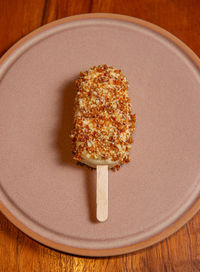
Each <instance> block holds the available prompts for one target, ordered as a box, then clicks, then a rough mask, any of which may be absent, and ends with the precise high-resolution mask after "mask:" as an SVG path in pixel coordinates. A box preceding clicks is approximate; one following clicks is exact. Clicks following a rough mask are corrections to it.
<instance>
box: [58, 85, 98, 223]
mask: <svg viewBox="0 0 200 272" xmlns="http://www.w3.org/2000/svg"><path fill="white" fill-rule="evenodd" d="M59 92H60V95H61V99H60V101H61V102H60V105H59V123H58V127H57V130H56V148H57V150H58V160H59V163H60V164H62V165H66V166H67V165H68V166H70V167H76V168H80V167H82V171H84V176H85V182H84V187H85V190H86V196H87V204H88V207H89V213H90V215H89V217H90V220H91V221H92V222H97V220H96V200H95V199H96V195H95V190H96V171H93V170H91V169H88V168H87V167H85V166H80V165H77V163H76V162H75V161H74V160H73V158H72V141H71V138H70V137H69V135H70V133H71V130H72V128H73V108H74V100H75V95H76V89H75V80H73V81H70V82H67V83H65V84H64V85H63V86H62V88H61V89H60V90H59Z"/></svg>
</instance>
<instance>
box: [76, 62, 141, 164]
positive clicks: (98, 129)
mask: <svg viewBox="0 0 200 272" xmlns="http://www.w3.org/2000/svg"><path fill="white" fill-rule="evenodd" d="M76 90H77V93H76V97H75V108H74V127H73V130H72V132H71V138H72V141H73V158H74V159H75V160H77V161H80V162H82V163H84V164H87V165H88V166H90V167H93V168H96V167H97V165H108V167H109V168H117V169H119V167H120V165H122V164H124V163H128V162H129V161H130V156H129V152H130V148H131V143H132V142H133V133H134V129H135V121H136V118H135V115H134V114H133V113H132V107H131V104H130V99H129V95H128V80H127V78H126V77H125V76H124V75H123V73H122V72H121V70H119V69H115V68H113V67H112V66H107V65H99V66H94V67H92V68H90V69H89V70H87V71H85V72H81V73H80V77H79V79H77V80H76Z"/></svg>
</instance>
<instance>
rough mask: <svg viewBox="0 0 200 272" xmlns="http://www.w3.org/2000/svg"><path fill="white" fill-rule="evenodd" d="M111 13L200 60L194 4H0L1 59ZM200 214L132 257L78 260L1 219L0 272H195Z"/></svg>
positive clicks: (199, 16)
mask: <svg viewBox="0 0 200 272" xmlns="http://www.w3.org/2000/svg"><path fill="white" fill-rule="evenodd" d="M88 12H112V13H120V14H125V15H130V16H135V17H138V18H141V19H144V20H147V21H150V22H152V23H154V24H157V25H159V26H161V27H163V28H165V29H166V30H168V31H170V32H171V33H172V34H174V35H175V36H177V37H178V38H179V39H181V40H182V41H183V42H185V43H186V44H187V45H188V46H189V47H190V48H191V49H192V50H194V52H195V53H196V54H197V55H198V56H199V57H200V1H199V0H123V1H122V0H121V1H120V0H93V1H92V0H68V1H66V0H57V1H56V0H55V1H54V0H9V1H8V0H0V56H2V55H3V54H4V53H5V52H6V50H7V49H8V48H9V47H10V46H11V45H13V44H14V43H15V42H16V41H18V40H19V39H20V38H21V37H23V36H25V35H26V34H28V33H29V32H31V31H32V30H34V29H36V28H38V27H39V26H41V25H43V24H46V23H48V22H51V21H53V20H56V19H59V18H63V17H66V16H70V15H75V14H81V13H88ZM199 240H200V213H198V214H197V215H196V216H195V217H194V218H193V219H192V220H191V221H190V222H189V223H188V224H187V225H185V226H184V227H183V228H182V229H180V230H179V231H178V232H177V233H175V234H174V235H172V236H171V237H169V238H168V239H166V240H164V241H162V242H160V243H158V244H156V245H154V246H152V247H150V248H147V249H144V250H141V251H139V252H136V253H132V254H128V255H123V256H119V257H110V258H83V257H76V256H72V255H68V254H63V253H60V252H58V251H55V250H52V249H49V248H47V247H45V246H43V245H40V244H39V243H37V242H35V241H33V240H32V239H30V238H29V237H27V236H26V235H24V234H23V233H22V232H21V231H19V230H18V229H17V228H16V227H15V226H13V225H12V224H11V223H10V222H9V221H8V220H7V219H6V218H5V217H4V216H3V215H2V214H0V272H10V271H11V272H13V271H16V272H17V271H20V272H29V271H30V272H32V271H34V272H37V271H45V272H50V271H52V272H53V271H55V272H61V271H62V272H64V271H66V272H81V271H85V272H90V271H91V272H92V271H102V272H104V271H106V272H109V271H112V272H115V271H116V272H118V271H133V272H139V271H142V272H143V271H144V272H163V271H167V272H168V271H174V272H179V271H180V272H193V271H195V272H199V271H200V242H199Z"/></svg>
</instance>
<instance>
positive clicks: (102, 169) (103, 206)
mask: <svg viewBox="0 0 200 272" xmlns="http://www.w3.org/2000/svg"><path fill="white" fill-rule="evenodd" d="M96 204H97V206H96V217H97V220H98V221H100V222H104V221H105V220H106V219H107V218H108V165H97V186H96Z"/></svg>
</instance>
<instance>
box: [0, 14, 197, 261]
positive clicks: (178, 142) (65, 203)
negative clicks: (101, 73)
mask: <svg viewBox="0 0 200 272" xmlns="http://www.w3.org/2000/svg"><path fill="white" fill-rule="evenodd" d="M105 63H106V64H108V65H113V66H115V67H118V68H120V69H122V71H123V72H124V73H125V75H126V76H127V77H128V80H129V83H130V89H129V93H130V98H131V102H132V104H133V107H134V112H135V113H136V115H137V123H136V134H135V143H134V145H133V148H132V153H131V162H130V163H129V164H127V165H125V166H123V167H122V168H121V169H120V171H118V172H112V171H111V172H110V173H109V219H108V221H107V222H105V223H98V222H96V220H95V171H91V170H88V169H87V168H85V167H80V166H77V165H76V163H75V162H74V161H73V160H72V158H71V143H70V139H69V137H68V135H69V132H70V129H71V126H72V107H73V100H74V94H75V92H74V85H73V82H74V79H76V78H77V77H78V75H79V72H80V71H83V70H86V69H88V68H89V67H90V66H93V65H98V64H105ZM199 65H200V64H199V59H198V58H197V56H196V55H195V54H194V53H193V52H192V51H191V50H190V49H189V48H188V47H186V46H185V45H184V44H183V43H182V42H180V41H179V40H178V39H176V38H175V37H174V36H172V35H171V34H170V33H168V32H167V31H165V30H163V29H161V28H159V27H157V26H155V25H152V24H150V23H147V22H145V21H141V20H138V19H135V18H131V17H126V16H120V15H112V14H93V15H81V16H74V17H69V18H66V19H62V20H59V21H56V22H53V23H51V24H48V25H46V26H44V27H42V28H40V29H38V30H36V31H34V32H33V33H31V34H29V35H28V36H26V37H25V38H23V39H22V40H20V41H19V42H18V43H17V44H16V45H15V46H13V47H12V48H11V49H10V50H9V51H8V52H7V53H6V54H5V55H4V56H3V58H2V59H1V62H0V79H1V81H0V202H1V205H0V207H1V211H2V212H3V213H4V214H5V215H6V216H7V217H8V219H9V220H11V221H12V222H13V223H14V224H15V225H16V226H17V227H18V228H20V229H21V230H22V231H24V232H25V233H26V234H28V235H29V236H31V237H32V238H34V239H36V240H37V241H39V242H41V243H44V244H46V245H48V246H50V247H53V248H56V249H59V250H62V251H65V252H69V253H74V254H79V255H88V256H107V255H116V254H122V253H127V252H130V251H134V250H137V249H141V248H143V247H146V246H149V245H151V244H153V243H155V242H157V241H159V240H161V239H164V238H165V237H167V236H168V235H170V234H171V233H173V232H174V231H176V230H177V229H178V228H180V227H181V226H182V225H183V224H184V223H186V222H187V221H188V220H189V219H190V218H191V217H192V216H193V215H194V214H195V212H197V210H198V209H199V205H200V204H199V198H198V195H199V188H200V122H199V119H200V71H199Z"/></svg>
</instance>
